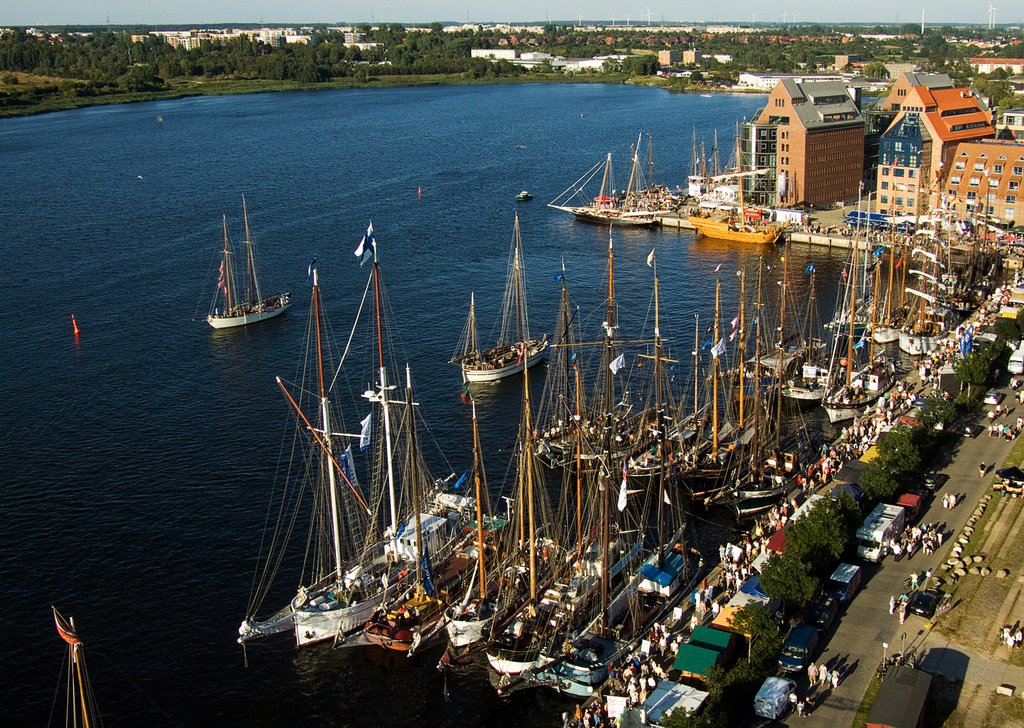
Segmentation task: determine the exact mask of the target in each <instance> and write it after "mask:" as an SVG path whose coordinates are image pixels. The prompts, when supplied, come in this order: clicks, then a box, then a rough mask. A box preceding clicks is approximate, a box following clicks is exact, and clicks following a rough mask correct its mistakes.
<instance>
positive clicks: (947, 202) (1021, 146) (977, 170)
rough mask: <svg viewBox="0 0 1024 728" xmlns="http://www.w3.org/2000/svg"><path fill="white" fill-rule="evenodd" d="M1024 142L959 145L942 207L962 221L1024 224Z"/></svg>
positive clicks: (964, 143)
mask: <svg viewBox="0 0 1024 728" xmlns="http://www.w3.org/2000/svg"><path fill="white" fill-rule="evenodd" d="M1022 195H1024V142H1014V141H1008V140H1002V139H987V140H984V141H979V142H961V143H960V144H957V146H956V151H955V153H954V155H953V162H952V169H950V172H949V174H948V175H947V176H946V179H945V184H944V185H943V188H942V198H941V200H940V203H939V206H940V207H941V208H943V209H947V210H953V211H955V212H956V213H958V214H959V215H960V216H961V217H984V218H988V219H990V220H994V221H999V222H1000V223H1003V224H1008V225H1013V224H1020V223H1021V222H1022V221H1024V196H1022Z"/></svg>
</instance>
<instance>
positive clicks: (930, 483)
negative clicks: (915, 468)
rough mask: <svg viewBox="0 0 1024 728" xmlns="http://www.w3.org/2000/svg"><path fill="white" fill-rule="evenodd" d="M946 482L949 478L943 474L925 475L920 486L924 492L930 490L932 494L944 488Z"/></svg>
mask: <svg viewBox="0 0 1024 728" xmlns="http://www.w3.org/2000/svg"><path fill="white" fill-rule="evenodd" d="M947 480H949V476H948V475H946V474H945V473H926V474H925V476H924V482H923V483H922V485H923V486H924V489H925V490H930V491H931V492H932V493H934V492H935V491H937V490H938V489H939V488H941V487H942V486H944V485H945V484H946V481H947Z"/></svg>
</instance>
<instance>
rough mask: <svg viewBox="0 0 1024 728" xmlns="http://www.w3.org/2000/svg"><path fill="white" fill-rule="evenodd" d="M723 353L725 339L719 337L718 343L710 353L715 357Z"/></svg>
mask: <svg viewBox="0 0 1024 728" xmlns="http://www.w3.org/2000/svg"><path fill="white" fill-rule="evenodd" d="M724 353H725V339H719V340H718V343H717V344H715V345H714V347H713V348H712V349H711V355H712V356H713V357H715V358H716V359H717V358H718V357H720V356H721V355H722V354H724Z"/></svg>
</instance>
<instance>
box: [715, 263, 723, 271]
mask: <svg viewBox="0 0 1024 728" xmlns="http://www.w3.org/2000/svg"><path fill="white" fill-rule="evenodd" d="M723 265H725V263H719V264H718V265H717V266H715V273H717V272H718V271H720V270H722V266H723Z"/></svg>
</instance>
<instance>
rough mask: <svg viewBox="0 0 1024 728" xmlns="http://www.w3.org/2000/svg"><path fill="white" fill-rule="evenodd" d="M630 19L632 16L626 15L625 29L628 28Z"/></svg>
mask: <svg viewBox="0 0 1024 728" xmlns="http://www.w3.org/2000/svg"><path fill="white" fill-rule="evenodd" d="M632 17H633V16H632V15H630V14H629V13H626V27H627V28H628V27H629V20H630V18H632Z"/></svg>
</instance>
